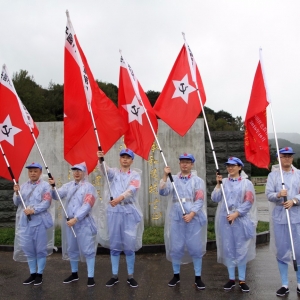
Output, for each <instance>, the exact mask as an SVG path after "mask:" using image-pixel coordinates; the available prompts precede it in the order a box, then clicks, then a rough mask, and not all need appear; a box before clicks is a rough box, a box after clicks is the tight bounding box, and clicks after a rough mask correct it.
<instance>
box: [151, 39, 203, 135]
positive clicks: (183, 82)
mask: <svg viewBox="0 0 300 300" xmlns="http://www.w3.org/2000/svg"><path fill="white" fill-rule="evenodd" d="M197 86H198V89H199V91H200V96H201V100H202V104H203V106H204V104H205V101H206V96H205V92H204V87H203V84H202V80H201V76H200V73H199V70H198V67H197V64H196V61H195V59H194V56H193V54H192V51H191V49H190V47H189V46H188V44H187V43H185V44H184V45H183V47H182V49H181V51H180V53H179V55H178V57H177V59H176V61H175V64H174V66H173V68H172V71H171V73H170V75H169V77H168V79H167V82H166V84H165V86H164V88H163V90H162V92H161V94H160V96H159V98H158V99H157V101H156V103H155V105H154V111H155V113H156V114H157V115H158V116H159V117H160V118H161V119H162V120H163V121H165V122H166V123H167V124H168V125H169V126H170V127H171V128H172V129H173V130H174V131H176V132H177V133H178V134H180V135H181V136H184V135H185V134H186V133H187V131H188V130H189V129H190V128H191V126H192V125H193V123H194V122H195V120H196V119H197V117H198V116H199V114H200V113H201V105H200V100H199V96H198V93H197Z"/></svg>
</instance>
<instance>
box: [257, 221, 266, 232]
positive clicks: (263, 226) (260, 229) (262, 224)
mask: <svg viewBox="0 0 300 300" xmlns="http://www.w3.org/2000/svg"><path fill="white" fill-rule="evenodd" d="M264 231H269V222H263V221H258V223H257V228H256V232H257V233H260V232H264Z"/></svg>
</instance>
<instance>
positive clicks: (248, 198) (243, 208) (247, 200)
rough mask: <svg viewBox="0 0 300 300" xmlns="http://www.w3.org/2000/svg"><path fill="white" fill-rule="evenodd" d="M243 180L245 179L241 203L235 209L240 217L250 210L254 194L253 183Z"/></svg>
mask: <svg viewBox="0 0 300 300" xmlns="http://www.w3.org/2000/svg"><path fill="white" fill-rule="evenodd" d="M243 180H246V191H245V195H244V199H243V203H242V204H241V205H240V206H239V208H238V209H237V211H238V212H239V215H240V216H241V217H243V216H245V215H246V214H247V213H248V212H249V211H250V209H251V207H252V205H253V203H254V195H255V192H254V187H253V184H252V183H251V182H250V181H249V180H248V179H243Z"/></svg>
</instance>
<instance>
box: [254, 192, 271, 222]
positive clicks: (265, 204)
mask: <svg viewBox="0 0 300 300" xmlns="http://www.w3.org/2000/svg"><path fill="white" fill-rule="evenodd" d="M256 203H257V211H258V220H259V221H265V222H269V201H268V200H267V197H266V195H265V194H264V193H263V194H256Z"/></svg>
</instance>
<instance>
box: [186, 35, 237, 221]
mask: <svg viewBox="0 0 300 300" xmlns="http://www.w3.org/2000/svg"><path fill="white" fill-rule="evenodd" d="M182 36H183V39H184V44H185V47H186V50H187V52H188V58H189V65H190V70H191V74H192V78H193V81H194V83H195V85H196V90H197V95H198V98H199V102H200V106H201V111H202V114H203V119H204V123H205V127H206V129H207V134H208V138H209V143H210V147H211V151H212V154H213V158H214V162H215V165H216V171H217V174H218V175H221V173H220V169H219V166H218V161H217V156H216V152H215V149H214V145H213V142H212V138H211V135H210V131H209V127H208V123H207V119H206V114H205V111H204V106H203V103H202V99H201V95H200V92H199V88H198V83H197V76H196V62H195V60H194V59H191V49H190V47H189V46H188V43H187V42H186V39H185V34H184V32H182ZM219 184H220V186H221V190H222V195H223V199H224V203H225V207H226V212H227V215H229V214H230V213H229V209H228V204H227V200H226V196H225V191H224V187H223V184H222V180H220V181H219ZM229 223H230V224H231V223H232V221H229Z"/></svg>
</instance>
